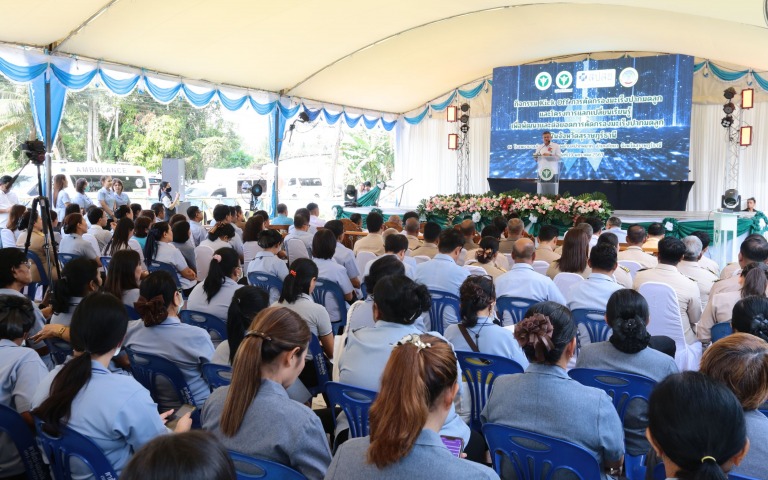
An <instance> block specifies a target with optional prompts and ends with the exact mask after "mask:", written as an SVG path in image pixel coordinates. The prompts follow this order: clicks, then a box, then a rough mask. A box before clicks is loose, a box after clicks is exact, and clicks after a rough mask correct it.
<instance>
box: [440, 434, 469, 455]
mask: <svg viewBox="0 0 768 480" xmlns="http://www.w3.org/2000/svg"><path fill="white" fill-rule="evenodd" d="M440 439H441V440H442V441H443V445H445V447H446V448H447V449H448V451H450V452H451V453H452V454H453V455H454V456H456V457H459V458H461V451H462V450H464V440H462V439H461V438H458V437H446V436H444V435H440Z"/></svg>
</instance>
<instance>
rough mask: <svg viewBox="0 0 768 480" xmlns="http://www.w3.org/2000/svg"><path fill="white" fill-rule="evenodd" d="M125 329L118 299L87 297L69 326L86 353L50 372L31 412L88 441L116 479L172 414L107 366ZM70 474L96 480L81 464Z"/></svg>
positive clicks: (181, 426)
mask: <svg viewBox="0 0 768 480" xmlns="http://www.w3.org/2000/svg"><path fill="white" fill-rule="evenodd" d="M127 326H128V315H127V313H126V311H125V308H123V307H122V304H121V303H120V300H118V299H117V298H115V297H114V296H112V295H110V294H107V293H94V294H92V295H89V296H88V297H86V298H84V299H83V301H82V302H80V305H78V307H77V308H76V309H75V312H74V315H73V316H72V327H71V335H72V346H73V347H74V349H75V350H77V351H79V352H82V353H81V354H79V355H77V356H75V357H74V358H73V359H71V360H70V361H68V362H67V363H66V364H64V365H63V366H59V367H57V368H56V369H54V370H53V371H52V372H50V373H49V374H48V376H47V377H46V378H45V379H44V380H43V381H42V383H41V384H40V385H39V386H38V388H37V391H36V392H35V397H34V400H33V405H34V406H35V409H34V410H33V411H32V414H33V415H34V416H36V417H38V418H40V419H41V420H43V421H44V422H45V426H44V428H45V429H46V430H48V431H50V432H52V433H58V431H59V430H60V426H61V425H65V426H67V427H69V428H71V429H73V430H75V431H76V432H78V433H80V434H81V435H85V436H86V437H88V438H90V439H91V440H92V441H93V442H95V443H96V445H97V446H98V447H99V448H100V449H101V451H102V452H104V455H106V457H107V460H109V462H110V463H111V464H112V467H113V468H114V469H115V471H116V473H117V474H118V475H119V474H120V472H121V470H122V469H123V467H124V466H125V464H126V463H127V462H128V460H129V459H130V457H131V455H132V454H133V452H134V451H136V450H138V449H139V448H141V446H142V445H144V444H145V443H147V442H149V441H150V440H152V439H153V438H155V437H157V436H158V435H163V434H165V433H167V432H168V430H167V429H166V428H165V426H164V425H163V423H164V421H165V418H166V417H167V416H168V415H169V414H170V413H171V412H165V413H162V414H160V415H158V413H157V405H156V404H155V402H154V401H152V398H151V397H150V395H149V392H148V391H147V390H146V389H145V388H144V387H142V386H141V384H139V382H137V381H136V380H135V379H134V378H133V377H131V376H128V375H116V374H112V373H110V371H109V369H108V366H109V362H110V360H111V359H112V357H113V356H114V354H115V353H116V352H117V351H118V350H119V349H120V345H121V343H122V342H123V337H124V336H125V332H126V328H127ZM106 399H109V400H108V401H106ZM191 424H192V421H191V419H190V418H189V417H188V416H185V417H182V418H181V420H180V421H179V423H178V425H177V427H176V431H186V430H189V428H190V426H191ZM72 470H73V474H75V475H76V476H75V478H93V476H92V475H91V472H90V470H88V469H86V468H85V467H83V466H82V464H81V463H79V462H78V463H76V464H73V465H72Z"/></svg>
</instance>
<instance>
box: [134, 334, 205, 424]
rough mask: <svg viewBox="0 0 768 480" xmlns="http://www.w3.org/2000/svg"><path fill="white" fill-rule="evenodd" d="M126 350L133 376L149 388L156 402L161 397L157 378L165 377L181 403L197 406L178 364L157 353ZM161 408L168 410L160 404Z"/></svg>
mask: <svg viewBox="0 0 768 480" xmlns="http://www.w3.org/2000/svg"><path fill="white" fill-rule="evenodd" d="M125 352H126V353H127V354H128V360H129V361H130V362H131V372H132V373H133V378H135V379H136V381H138V382H139V383H140V384H142V385H144V388H146V389H147V390H149V393H150V395H152V398H153V399H154V400H155V402H157V401H158V398H159V397H158V396H157V378H158V377H164V378H165V379H166V380H168V381H169V382H171V384H172V385H173V387H174V389H176V395H177V396H178V397H179V402H180V403H182V404H183V403H187V404H189V405H195V406H197V404H196V403H195V398H194V397H193V396H192V392H191V391H190V389H189V385H187V381H186V380H185V379H184V375H182V373H181V370H179V367H177V366H176V364H174V363H173V362H172V361H170V360H166V359H165V358H163V357H160V356H157V355H153V354H150V353H143V352H137V351H136V350H133V349H132V348H130V347H125ZM160 409H161V411H165V410H167V408H165V407H164V406H162V405H160Z"/></svg>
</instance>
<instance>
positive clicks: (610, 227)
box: [603, 217, 627, 243]
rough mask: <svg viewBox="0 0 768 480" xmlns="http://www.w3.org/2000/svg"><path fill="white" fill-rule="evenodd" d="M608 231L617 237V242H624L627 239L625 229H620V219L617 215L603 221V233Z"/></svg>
mask: <svg viewBox="0 0 768 480" xmlns="http://www.w3.org/2000/svg"><path fill="white" fill-rule="evenodd" d="M605 232H610V233H612V234H614V235H616V238H618V239H619V243H625V242H626V241H627V232H626V230H622V229H621V219H620V218H619V217H611V218H609V219H608V220H607V221H606V222H605V230H603V233H605Z"/></svg>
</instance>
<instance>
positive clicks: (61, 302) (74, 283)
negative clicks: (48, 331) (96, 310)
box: [51, 257, 119, 327]
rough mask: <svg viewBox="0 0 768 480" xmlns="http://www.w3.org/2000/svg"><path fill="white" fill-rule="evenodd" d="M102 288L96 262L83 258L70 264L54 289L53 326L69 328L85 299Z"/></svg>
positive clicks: (52, 302) (63, 271)
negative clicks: (77, 308)
mask: <svg viewBox="0 0 768 480" xmlns="http://www.w3.org/2000/svg"><path fill="white" fill-rule="evenodd" d="M100 288H101V274H100V272H99V266H98V265H96V262H94V261H93V260H88V259H87V258H82V257H81V258H75V259H74V260H72V261H70V262H68V263H67V264H66V265H64V268H63V269H62V271H61V279H60V280H57V281H56V284H55V286H54V288H53V289H52V292H53V295H52V298H51V304H52V305H53V316H52V317H51V324H53V325H64V326H65V327H68V326H69V324H70V322H71V321H72V314H73V313H74V311H75V308H76V307H77V306H78V305H79V304H80V302H81V301H82V300H83V297H85V296H86V295H88V294H89V293H91V292H97V291H98V290H99V289H100ZM118 298H119V297H118Z"/></svg>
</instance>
